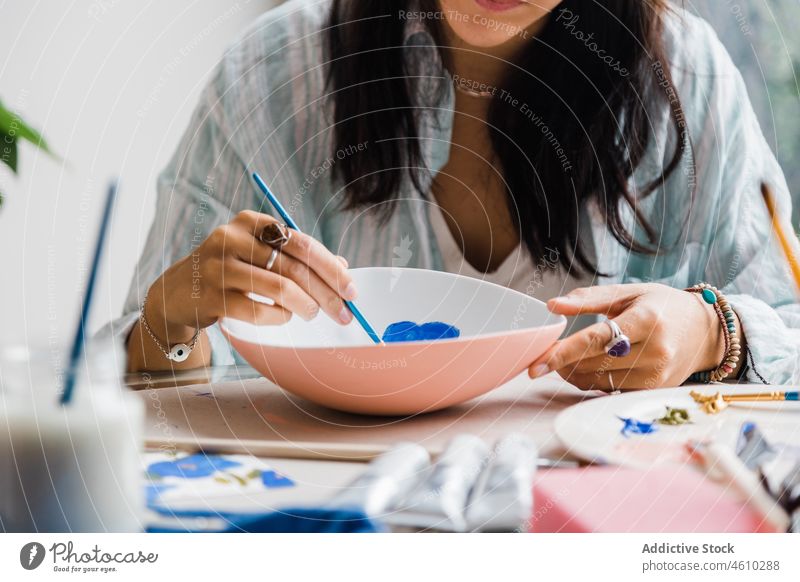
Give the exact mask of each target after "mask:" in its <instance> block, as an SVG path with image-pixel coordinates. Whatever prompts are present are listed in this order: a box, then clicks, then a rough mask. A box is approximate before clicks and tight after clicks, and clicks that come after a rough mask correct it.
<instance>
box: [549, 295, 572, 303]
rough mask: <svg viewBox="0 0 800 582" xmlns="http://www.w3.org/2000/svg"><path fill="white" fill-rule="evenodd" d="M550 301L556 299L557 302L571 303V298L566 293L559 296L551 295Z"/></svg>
mask: <svg viewBox="0 0 800 582" xmlns="http://www.w3.org/2000/svg"><path fill="white" fill-rule="evenodd" d="M550 301H558V302H559V303H572V302H573V298H572V297H570V296H568V295H561V296H560V297H553V298H552V299H551V300H550Z"/></svg>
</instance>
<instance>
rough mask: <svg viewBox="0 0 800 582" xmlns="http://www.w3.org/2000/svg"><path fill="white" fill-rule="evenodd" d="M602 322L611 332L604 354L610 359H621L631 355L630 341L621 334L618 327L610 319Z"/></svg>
mask: <svg viewBox="0 0 800 582" xmlns="http://www.w3.org/2000/svg"><path fill="white" fill-rule="evenodd" d="M603 322H604V323H605V324H606V325H607V326H608V328H609V329H610V330H611V339H610V340H609V341H608V343H607V344H606V345H605V347H604V349H605V352H606V353H607V354H608V355H609V356H611V357H612V358H622V357H624V356H627V355H628V354H629V353H631V340H630V338H629V337H628V336H627V335H625V334H624V333H622V330H621V329H620V328H619V326H618V325H617V324H616V323H615V322H614V321H611V320H610V319H604V320H603Z"/></svg>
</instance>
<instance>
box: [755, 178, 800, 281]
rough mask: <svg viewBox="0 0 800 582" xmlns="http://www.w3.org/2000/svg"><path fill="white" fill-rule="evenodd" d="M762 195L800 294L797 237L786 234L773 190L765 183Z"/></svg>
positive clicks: (799, 264) (792, 234) (762, 184)
mask: <svg viewBox="0 0 800 582" xmlns="http://www.w3.org/2000/svg"><path fill="white" fill-rule="evenodd" d="M761 195H762V196H764V202H765V203H766V205H767V211H769V216H770V218H771V219H772V230H773V231H774V232H775V236H776V237H777V238H778V242H779V243H780V245H781V248H782V249H783V254H784V255H785V256H786V261H787V262H788V263H789V270H790V271H791V272H792V277H793V278H794V282H795V284H796V285H797V290H798V292H800V261H798V259H797V248H798V247H797V245H798V240H797V236H796V235H795V234H794V232H792V233H791V234H789V233H787V232H786V229H785V228H784V225H783V223H782V222H781V219H780V216H778V208H777V205H776V204H775V197H774V196H773V195H772V190H771V189H770V187H769V186H768V185H767V184H766V183H764V182H762V183H761Z"/></svg>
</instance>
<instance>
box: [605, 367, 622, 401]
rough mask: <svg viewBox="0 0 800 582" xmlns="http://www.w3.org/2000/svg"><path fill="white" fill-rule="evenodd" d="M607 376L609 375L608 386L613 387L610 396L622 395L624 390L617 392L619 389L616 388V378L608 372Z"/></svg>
mask: <svg viewBox="0 0 800 582" xmlns="http://www.w3.org/2000/svg"><path fill="white" fill-rule="evenodd" d="M607 374H608V384H609V386H611V390H610V391H609V394H611V395H612V396H614V395H616V394H622V390H617V388H616V387H615V386H614V377H613V376H612V375H611V372H607Z"/></svg>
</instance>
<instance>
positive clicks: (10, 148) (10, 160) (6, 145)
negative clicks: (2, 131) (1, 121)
mask: <svg viewBox="0 0 800 582" xmlns="http://www.w3.org/2000/svg"><path fill="white" fill-rule="evenodd" d="M0 161H2V162H3V163H4V164H5V165H6V166H8V167H9V168H11V171H12V172H14V173H15V174H16V173H17V140H16V139H13V138H11V139H9V138H8V136H2V138H0Z"/></svg>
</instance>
